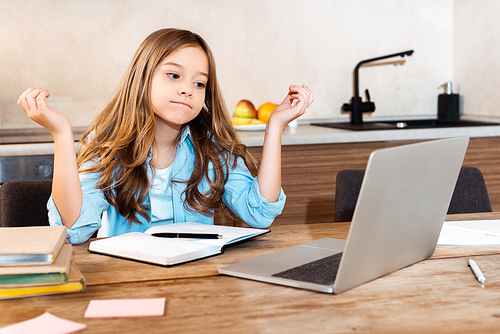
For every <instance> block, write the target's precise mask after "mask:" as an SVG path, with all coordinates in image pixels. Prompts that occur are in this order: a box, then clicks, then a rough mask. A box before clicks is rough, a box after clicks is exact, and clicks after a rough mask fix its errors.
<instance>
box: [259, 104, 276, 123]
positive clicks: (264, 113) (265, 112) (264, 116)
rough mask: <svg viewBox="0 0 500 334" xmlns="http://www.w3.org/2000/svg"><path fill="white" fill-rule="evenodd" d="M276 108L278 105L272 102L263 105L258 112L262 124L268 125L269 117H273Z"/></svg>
mask: <svg viewBox="0 0 500 334" xmlns="http://www.w3.org/2000/svg"><path fill="white" fill-rule="evenodd" d="M276 107H277V105H276V104H274V103H271V102H266V103H264V104H262V105H261V106H260V107H259V109H258V110H257V118H258V119H259V120H261V121H262V122H264V123H267V121H268V120H269V116H271V114H272V113H273V111H274V109H276Z"/></svg>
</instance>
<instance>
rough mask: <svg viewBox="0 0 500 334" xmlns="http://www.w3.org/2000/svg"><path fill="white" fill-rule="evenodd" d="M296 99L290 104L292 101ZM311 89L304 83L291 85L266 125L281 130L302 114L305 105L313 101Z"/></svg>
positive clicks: (305, 107) (304, 110)
mask: <svg viewBox="0 0 500 334" xmlns="http://www.w3.org/2000/svg"><path fill="white" fill-rule="evenodd" d="M294 100H297V101H296V103H295V104H293V105H292V103H293V101H294ZM313 101H314V98H313V95H312V93H311V90H310V89H309V87H307V86H306V85H302V86H298V85H291V86H290V88H289V92H288V94H287V96H286V97H285V99H284V100H283V102H281V103H280V104H279V105H278V106H277V107H276V109H274V111H273V113H272V114H271V116H270V117H269V121H268V122H267V124H268V126H276V127H278V128H280V129H281V130H283V129H284V128H285V126H287V124H288V123H290V122H291V121H293V120H294V119H296V118H298V117H300V116H302V115H303V114H304V113H305V112H306V109H307V107H309V106H310V105H311V103H313Z"/></svg>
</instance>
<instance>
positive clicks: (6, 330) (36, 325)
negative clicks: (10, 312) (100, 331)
mask: <svg viewBox="0 0 500 334" xmlns="http://www.w3.org/2000/svg"><path fill="white" fill-rule="evenodd" d="M85 328H87V325H85V324H81V323H79V322H74V321H71V320H66V319H62V318H59V317H56V316H55V315H53V314H51V313H49V312H45V313H44V314H42V315H40V316H38V317H36V318H33V319H30V320H26V321H23V322H19V323H17V324H14V325H10V326H6V327H3V328H0V334H25V333H37V334H65V333H75V332H78V331H81V330H82V329H85Z"/></svg>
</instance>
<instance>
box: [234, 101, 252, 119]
mask: <svg viewBox="0 0 500 334" xmlns="http://www.w3.org/2000/svg"><path fill="white" fill-rule="evenodd" d="M234 115H235V116H236V117H244V118H255V116H256V115H257V110H256V109H255V106H254V105H253V103H252V102H250V101H248V100H241V101H240V102H238V104H237V105H236V109H235V110H234Z"/></svg>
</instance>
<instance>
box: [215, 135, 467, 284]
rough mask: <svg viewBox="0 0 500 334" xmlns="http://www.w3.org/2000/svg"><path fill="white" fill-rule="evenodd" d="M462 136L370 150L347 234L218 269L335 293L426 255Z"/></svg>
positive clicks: (458, 160)
mask: <svg viewBox="0 0 500 334" xmlns="http://www.w3.org/2000/svg"><path fill="white" fill-rule="evenodd" d="M468 142H469V138H468V137H458V138H450V139H442V140H436V141H430V142H424V143H418V144H411V145H404V146H398V147H392V148H386V149H381V150H376V151H374V152H372V154H371V155H370V158H369V160H368V164H367V167H366V172H365V176H364V179H363V183H362V186H361V190H360V193H359V197H358V201H357V203H356V208H355V210H354V215H353V218H352V223H351V227H350V230H349V235H348V237H347V240H339V239H333V238H323V239H319V240H314V241H311V242H308V243H306V244H302V245H298V246H295V247H291V248H288V249H284V250H281V251H278V252H275V253H271V254H267V255H263V256H260V257H257V258H254V259H250V260H246V261H243V262H240V263H235V264H232V265H229V266H225V267H222V268H220V269H219V272H220V273H222V274H227V275H232V276H237V277H242V278H248V279H255V280H259V281H264V282H269V283H275V284H281V285H288V286H292V287H296V288H302V289H309V290H315V291H320V292H327V293H340V292H343V291H345V290H348V289H350V288H353V287H355V286H357V285H360V284H363V283H365V282H368V281H370V280H373V279H375V278H377V277H380V276H382V275H385V274H388V273H390V272H393V271H395V270H398V269H400V268H403V267H405V266H407V265H410V264H413V263H415V262H418V261H421V260H424V259H426V258H428V257H429V256H431V255H432V253H433V252H434V250H435V248H436V243H437V240H438V236H439V233H440V231H441V226H442V225H443V222H444V219H445V217H446V212H447V210H448V206H449V205H450V201H451V196H452V194H453V190H454V188H455V184H456V181H457V178H458V174H459V171H460V167H461V165H462V161H463V159H464V156H465V151H466V149H467V145H468ZM332 205H333V203H332ZM332 224H333V223H332Z"/></svg>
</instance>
